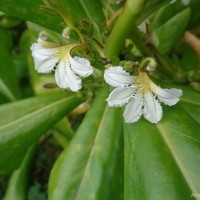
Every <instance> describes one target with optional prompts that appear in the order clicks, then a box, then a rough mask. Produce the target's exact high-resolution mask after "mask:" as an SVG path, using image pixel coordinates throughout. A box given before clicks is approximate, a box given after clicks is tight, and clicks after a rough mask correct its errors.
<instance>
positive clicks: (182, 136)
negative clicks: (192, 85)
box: [124, 89, 200, 200]
mask: <svg viewBox="0 0 200 200" xmlns="http://www.w3.org/2000/svg"><path fill="white" fill-rule="evenodd" d="M183 92H184V93H183V94H184V95H183V97H182V100H181V102H180V103H178V105H175V106H173V107H166V106H163V107H164V110H163V111H164V112H163V115H164V116H163V119H162V120H161V122H159V123H158V124H157V125H154V124H151V123H149V122H148V121H146V120H143V119H141V120H140V121H139V122H137V123H134V124H124V131H125V132H124V136H125V199H126V200H132V199H136V200H140V199H144V200H157V199H165V200H168V199H169V200H179V199H180V200H188V199H190V198H191V195H192V194H199V193H200V174H199V166H200V159H199V154H200V132H199V129H200V125H199V123H198V120H197V118H196V117H191V115H192V114H191V113H193V111H194V110H192V109H191V110H190V111H188V110H187V109H185V105H186V104H187V105H190V108H192V107H193V105H196V106H198V109H199V103H197V102H196V100H197V99H195V98H197V97H198V99H199V98H200V94H199V93H196V92H193V91H192V90H189V89H183ZM187 95H189V96H187ZM186 102H187V103H186ZM195 102H196V103H195ZM197 112H198V110H197V111H196V113H197ZM194 115H195V114H194ZM191 199H192V198H191Z"/></svg>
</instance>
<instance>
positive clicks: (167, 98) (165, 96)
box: [153, 86, 182, 106]
mask: <svg viewBox="0 0 200 200" xmlns="http://www.w3.org/2000/svg"><path fill="white" fill-rule="evenodd" d="M153 92H154V93H155V94H156V95H157V96H158V98H159V100H160V101H161V102H163V103H164V104H166V105H168V106H172V105H175V104H176V103H177V102H178V101H179V98H180V96H181V95H182V90H180V89H175V88H172V89H162V88H160V87H158V86H157V87H156V88H154V90H153Z"/></svg>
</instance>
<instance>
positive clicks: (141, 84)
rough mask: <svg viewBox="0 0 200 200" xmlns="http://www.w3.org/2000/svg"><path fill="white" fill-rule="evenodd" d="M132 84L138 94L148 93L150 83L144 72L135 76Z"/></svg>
mask: <svg viewBox="0 0 200 200" xmlns="http://www.w3.org/2000/svg"><path fill="white" fill-rule="evenodd" d="M134 83H135V84H136V85H137V91H138V92H140V93H143V94H146V93H148V92H149V91H150V85H151V83H152V81H151V79H150V78H149V77H148V75H147V74H146V73H145V72H139V75H138V76H135V79H134Z"/></svg>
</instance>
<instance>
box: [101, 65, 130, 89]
mask: <svg viewBox="0 0 200 200" xmlns="http://www.w3.org/2000/svg"><path fill="white" fill-rule="evenodd" d="M104 79H105V81H106V82H107V83H108V84H109V85H111V86H113V87H122V86H128V85H130V84H132V83H133V76H131V75H130V74H129V73H128V72H126V71H125V70H124V69H123V68H122V67H120V66H117V67H110V68H109V69H106V70H105V73H104Z"/></svg>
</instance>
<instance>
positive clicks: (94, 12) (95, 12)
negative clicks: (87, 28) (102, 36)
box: [80, 0, 105, 30]
mask: <svg viewBox="0 0 200 200" xmlns="http://www.w3.org/2000/svg"><path fill="white" fill-rule="evenodd" d="M80 3H81V5H82V7H83V9H84V10H85V13H86V15H87V16H88V18H89V19H90V20H91V21H92V22H94V23H96V24H97V25H98V27H99V29H101V30H102V29H103V23H105V17H104V14H103V8H102V4H101V2H100V1H93V0H80Z"/></svg>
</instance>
